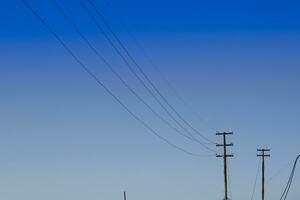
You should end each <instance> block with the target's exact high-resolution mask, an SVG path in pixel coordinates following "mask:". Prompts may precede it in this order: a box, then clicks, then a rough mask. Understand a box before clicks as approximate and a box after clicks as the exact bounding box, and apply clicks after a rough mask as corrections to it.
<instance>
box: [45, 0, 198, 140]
mask: <svg viewBox="0 0 300 200" xmlns="http://www.w3.org/2000/svg"><path fill="white" fill-rule="evenodd" d="M51 1H52V3H53V4H54V6H55V8H56V9H58V10H59V12H60V13H61V14H62V15H63V16H64V17H65V19H66V20H67V21H68V22H69V23H70V24H71V26H72V27H73V28H74V30H75V31H76V32H77V33H78V35H79V36H80V37H81V39H82V40H83V41H84V42H85V43H86V44H87V45H88V47H89V48H90V49H91V50H92V51H93V52H94V53H95V54H96V56H97V57H98V58H100V60H101V61H102V62H103V63H104V64H105V66H106V67H108V69H109V70H110V71H111V72H112V73H113V74H114V75H115V76H116V77H117V78H118V79H119V80H120V81H121V82H122V84H123V85H124V86H125V87H126V88H127V89H128V90H129V91H130V92H131V93H132V94H133V95H134V96H135V97H136V98H137V99H138V100H139V101H140V102H142V103H143V104H144V105H145V106H146V107H147V108H148V109H149V110H150V111H151V112H152V113H153V114H154V115H155V116H156V117H157V118H159V119H160V120H161V121H162V122H164V123H165V124H166V125H167V126H169V127H170V128H171V129H173V130H174V131H176V132H177V133H178V134H180V135H181V136H183V137H185V138H186V139H188V140H190V141H193V142H197V143H200V144H201V145H204V144H203V143H201V142H200V141H199V140H194V139H193V138H191V137H190V136H188V135H186V134H184V133H182V132H181V131H180V130H178V129H177V128H176V127H174V126H173V125H172V124H171V123H170V122H169V121H167V120H166V119H165V118H163V117H162V116H161V115H159V114H158V113H157V112H156V111H155V110H154V109H153V108H152V107H151V106H150V105H149V104H148V103H147V102H146V101H145V100H144V99H143V98H142V97H141V96H140V95H138V94H137V92H135V90H134V89H133V88H131V87H130V85H129V84H128V83H127V82H126V81H125V80H124V79H123V78H122V76H121V75H120V74H119V73H118V72H117V71H116V70H115V69H114V68H113V66H112V65H111V64H110V63H109V62H108V61H107V60H106V59H105V58H104V57H103V56H102V55H101V54H100V52H99V51H98V50H97V49H96V48H95V46H93V45H92V43H91V42H90V41H89V40H88V39H87V37H86V36H85V35H84V34H83V33H82V32H81V31H80V29H79V28H78V27H77V26H76V25H75V23H74V22H73V21H72V20H71V18H70V17H69V16H68V15H67V14H66V12H65V11H64V9H62V7H61V6H60V5H59V4H58V3H57V2H56V1H55V0H51Z"/></svg>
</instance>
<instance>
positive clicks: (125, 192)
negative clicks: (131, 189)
mask: <svg viewBox="0 0 300 200" xmlns="http://www.w3.org/2000/svg"><path fill="white" fill-rule="evenodd" d="M123 195H124V200H126V192H125V191H124V193H123Z"/></svg>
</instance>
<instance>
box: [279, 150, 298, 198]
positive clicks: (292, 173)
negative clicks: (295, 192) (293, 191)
mask: <svg viewBox="0 0 300 200" xmlns="http://www.w3.org/2000/svg"><path fill="white" fill-rule="evenodd" d="M299 158H300V155H298V156H297V158H296V159H295V162H294V165H293V168H292V172H291V174H290V177H289V180H288V182H287V185H286V187H285V189H284V191H283V194H282V195H281V197H280V200H286V198H287V196H288V194H289V191H290V188H291V185H292V183H293V178H294V175H295V171H296V166H297V162H298V160H299Z"/></svg>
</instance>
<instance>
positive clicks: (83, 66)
mask: <svg viewBox="0 0 300 200" xmlns="http://www.w3.org/2000/svg"><path fill="white" fill-rule="evenodd" d="M21 1H22V2H23V4H24V5H25V6H26V7H27V8H28V9H29V10H30V12H31V13H32V14H33V15H34V16H35V17H36V18H37V19H38V20H39V21H40V22H41V23H42V24H43V26H44V27H45V28H46V29H47V30H48V31H49V32H50V33H51V34H52V35H53V36H54V37H55V38H56V40H57V41H58V42H59V43H60V44H61V45H62V47H63V48H64V49H65V50H66V51H67V52H68V53H69V54H70V56H71V57H72V58H73V59H74V60H75V61H76V62H77V63H78V64H79V66H80V67H81V68H82V69H83V70H84V71H85V72H86V73H87V74H88V75H89V76H90V77H91V78H92V79H94V80H95V81H96V82H97V84H98V85H99V86H101V87H102V88H103V89H104V90H105V91H106V92H107V93H108V94H109V95H110V96H111V97H113V99H114V100H115V101H116V102H117V103H118V104H119V105H120V106H121V107H123V108H124V109H125V111H126V112H128V113H129V114H130V115H131V116H132V117H133V118H134V119H135V120H137V121H138V122H139V123H141V124H142V125H143V126H144V127H145V128H147V129H148V130H149V131H150V132H151V133H152V134H154V135H155V136H156V137H158V138H159V139H161V140H163V141H164V142H165V143H167V144H168V145H170V146H171V147H173V148H175V149H177V150H179V151H181V152H183V153H185V154H187V155H191V156H198V157H199V156H210V155H199V154H197V153H193V152H190V151H187V150H185V149H184V148H181V147H179V146H177V145H175V144H173V143H172V142H170V141H169V140H168V139H166V138H165V137H163V136H161V135H160V134H158V133H157V132H156V131H155V130H154V129H153V128H152V127H151V126H150V125H148V124H147V123H146V122H144V121H143V120H142V119H141V118H139V117H138V116H137V115H136V114H134V113H133V112H132V111H131V110H130V109H129V108H128V107H127V106H126V105H125V104H124V103H123V102H122V101H121V100H120V99H119V98H118V97H117V96H116V95H115V94H114V93H113V92H112V91H111V90H110V89H109V88H108V87H106V86H105V85H104V84H103V83H102V82H101V81H100V80H99V79H98V77H97V76H96V75H95V74H93V73H92V72H91V71H90V70H89V68H88V67H87V66H86V65H85V64H84V63H83V62H82V61H81V60H80V59H79V58H78V57H77V56H76V55H75V54H74V52H73V51H72V50H71V49H70V48H69V47H68V46H67V45H66V43H64V41H63V40H62V39H61V38H60V37H59V35H58V34H57V33H56V32H55V31H54V30H52V28H51V27H50V26H49V25H48V24H47V22H46V21H45V20H44V19H43V18H42V17H41V16H40V15H39V14H38V13H37V12H36V11H35V10H34V9H33V8H32V6H31V5H30V4H29V3H28V2H27V1H26V0H21Z"/></svg>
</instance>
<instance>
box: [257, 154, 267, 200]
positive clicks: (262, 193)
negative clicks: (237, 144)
mask: <svg viewBox="0 0 300 200" xmlns="http://www.w3.org/2000/svg"><path fill="white" fill-rule="evenodd" d="M257 151H258V153H260V154H257V156H258V157H262V175H261V177H262V184H261V186H262V187H261V199H262V200H264V199H265V157H270V154H265V152H269V151H270V149H257Z"/></svg>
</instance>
